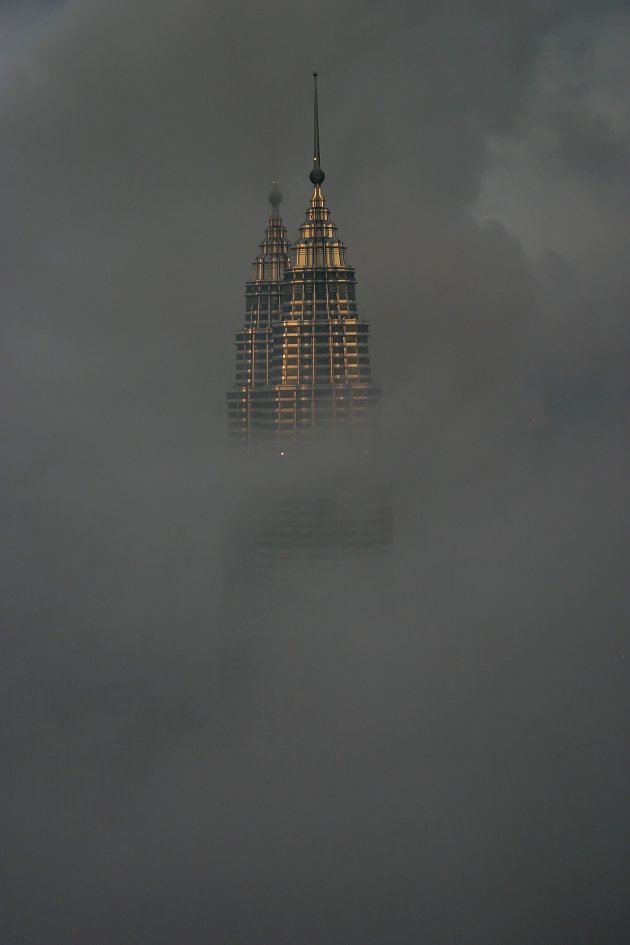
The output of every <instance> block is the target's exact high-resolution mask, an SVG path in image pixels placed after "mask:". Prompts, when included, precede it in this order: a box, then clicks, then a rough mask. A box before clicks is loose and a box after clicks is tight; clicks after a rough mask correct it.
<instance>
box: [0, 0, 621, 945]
mask: <svg viewBox="0 0 630 945" xmlns="http://www.w3.org/2000/svg"><path fill="white" fill-rule="evenodd" d="M607 12H609V13H610V15H611V16H612V15H613V14H614V16H615V17H621V18H622V20H623V17H624V15H626V14H627V9H626V5H625V4H620V3H609V4H603V5H602V4H598V6H597V9H596V10H595V8H594V5H593V4H590V3H585V2H584V3H578V2H569V0H567V2H562V3H560V2H558V3H546V4H542V3H540V4H539V3H532V4H518V3H507V4H506V3H501V4H499V3H498V2H497V3H495V2H481V0H480V2H478V3H455V2H452V3H450V2H449V3H447V4H444V3H442V4H432V3H425V4H419V5H418V4H406V3H402V2H397V3H394V4H392V5H389V6H383V5H382V4H373V3H361V4H358V3H344V4H339V3H336V4H333V3H329V2H323V3H320V4H319V5H318V6H317V7H316V8H314V7H313V6H312V5H306V4H288V3H286V4H285V3H275V4H272V5H271V6H269V5H267V6H251V5H246V4H240V3H236V4H227V3H220V4H215V5H212V6H209V5H208V4H206V3H201V2H195V0H186V2H180V3H177V4H174V3H170V2H166V0H160V2H157V3H153V4H151V5H150V9H149V8H148V7H147V5H146V4H142V3H138V2H129V0H127V2H126V3H122V2H110V3H104V2H100V0H91V2H89V3H71V2H69V3H66V4H64V5H63V6H60V7H59V9H58V10H57V11H55V12H54V14H53V15H49V16H48V18H47V19H45V20H43V21H42V22H41V23H40V28H39V29H37V30H34V31H33V32H32V35H31V37H30V39H28V38H25V35H24V34H21V37H20V47H19V55H17V52H16V57H15V58H16V60H17V61H16V65H15V66H14V67H13V69H12V71H11V73H10V76H9V77H8V78H7V79H6V80H5V81H4V83H3V87H2V91H1V93H0V123H1V125H2V142H3V145H2V151H1V153H0V167H1V178H0V179H1V180H2V182H3V183H2V187H3V200H2V206H3V210H2V214H1V216H0V245H1V246H2V251H1V256H0V271H1V273H2V278H1V280H0V292H1V295H2V306H3V315H4V317H3V338H4V350H5V353H6V355H7V358H6V366H5V370H4V372H3V373H4V383H5V397H4V406H3V437H4V448H3V454H4V457H5V462H4V469H3V479H4V490H3V491H4V495H5V500H4V510H5V518H4V521H5V540H4V564H3V580H4V585H5V587H4V592H3V598H4V603H5V607H4V609H5V615H6V616H5V621H4V624H5V629H4V638H5V652H6V658H5V660H4V666H3V671H2V672H3V693H4V694H3V699H4V703H5V711H4V712H3V726H2V731H3V746H4V750H5V752H6V758H7V762H8V763H7V766H6V768H5V771H6V777H5V783H6V790H5V795H4V803H3V818H4V826H3V837H4V842H3V848H4V857H5V864H4V866H3V883H2V886H3V890H4V892H3V893H2V900H3V902H2V905H3V909H2V913H3V918H2V920H1V922H2V925H1V926H0V927H1V928H2V935H1V936H0V937H1V938H2V941H3V942H6V945H18V943H28V945H38V943H39V942H44V941H45V942H47V943H56V942H59V943H64V945H68V943H74V942H77V943H78V942H81V943H85V945H91V943H94V945H98V943H100V942H103V943H104V942H111V941H116V942H117V943H120V945H125V943H129V945H138V943H141V942H145V941H146V942H152V943H161V942H167V941H169V942H170V941H178V942H181V943H182V945H194V943H197V942H199V943H201V942H213V943H223V942H225V943H237V942H243V943H248V945H251V943H255V942H263V941H264V942H268V941H273V942H279V943H280V942H285V941H286V942H288V941H296V940H299V941H301V942H305V943H310V942H312V943H313V945H315V943H317V945H321V943H322V942H326V941H335V942H337V941H361V942H374V943H377V942H379V943H380V942H384V941H388V942H401V943H402V942H413V941H426V942H430V943H435V945H439V943H441V942H444V943H446V942H452V941H461V942H465V943H471V945H475V943H477V942H479V943H481V942H487V941H495V940H496V941H499V940H500V941H503V942H506V943H510V945H519V943H525V942H527V943H528V945H532V943H534V942H536V943H541V945H547V943H549V945H551V943H556V942H561V941H570V942H571V943H576V945H579V943H582V942H583V943H585V945H586V943H590V942H592V941H595V940H596V941H598V942H600V943H602V945H604V943H606V945H608V943H610V945H621V943H622V942H624V941H625V940H626V939H627V925H626V917H625V902H624V898H625V897H624V893H625V889H626V886H627V884H626V882H625V878H626V871H627V867H626V866H625V863H624V860H625V856H624V844H625V840H627V820H626V814H625V799H624V784H625V783H626V782H627V774H628V772H627V762H626V760H625V758H624V752H623V745H624V737H625V729H626V723H627V715H626V709H627V707H626V705H625V701H624V700H625V691H626V676H627V668H626V663H627V660H628V659H630V657H628V655H627V650H626V644H627V626H628V621H627V617H628V596H627V589H626V583H627V581H626V575H625V570H626V568H625V562H626V561H627V553H628V521H627V511H626V507H627V501H626V498H625V493H626V490H627V464H628V450H627V443H626V440H627V436H626V427H627V416H628V413H627V411H628V399H627V395H628V391H627V381H626V380H625V378H626V365H627V355H628V332H627V327H626V323H627V300H628V288H629V287H628V283H627V275H626V268H627V267H626V255H627V250H626V247H627V235H628V234H627V222H626V221H625V220H624V216H623V214H621V213H619V211H618V208H617V206H616V205H615V201H614V199H611V197H612V196H614V193H616V192H621V190H622V188H623V186H624V181H625V171H624V168H623V161H622V159H621V158H622V155H623V154H624V153H625V151H624V148H625V143H624V141H623V138H622V135H621V133H620V132H619V129H618V128H617V126H616V125H615V124H614V123H612V119H610V117H607V116H606V115H605V114H604V113H603V112H602V108H603V107H604V105H605V103H606V102H607V101H608V100H609V99H610V101H611V108H612V97H611V96H612V93H610V92H608V91H607V87H606V86H605V85H604V86H601V87H599V88H598V97H597V102H596V103H595V104H594V103H593V101H592V99H591V98H589V96H588V95H581V96H580V95H575V94H573V93H572V94H571V95H569V94H568V92H567V90H566V88H560V89H556V91H555V92H554V93H553V95H552V103H551V105H552V106H553V107H551V106H550V99H549V89H548V87H547V86H545V85H544V81H543V71H544V70H542V66H541V63H542V64H543V65H544V62H545V61H546V62H547V63H548V59H547V60H545V56H547V57H548V56H549V53H548V50H549V48H550V45H549V44H551V45H552V46H553V49H554V50H555V52H554V56H555V57H556V60H555V61H556V62H557V61H558V58H559V57H561V53H562V55H566V57H567V59H568V61H571V56H572V53H571V49H572V48H574V46H575V30H576V29H578V27H579V29H580V30H582V33H580V35H583V23H584V21H585V19H586V20H587V21H588V22H591V20H589V17H592V23H593V42H596V40H597V36H598V35H599V33H598V30H603V29H604V26H603V23H604V19H605V16H604V14H606V13H607ZM602 16H603V17H604V19H602ZM576 24H577V26H576ZM606 28H608V27H606ZM585 42H587V44H588V40H585ZM606 48H608V47H606ZM562 51H564V52H562ZM313 68H318V69H319V71H320V75H321V106H322V147H323V166H324V168H325V170H326V174H327V180H326V193H327V196H328V198H329V204H330V206H331V208H332V212H333V217H334V219H335V220H336V222H337V223H338V224H339V228H340V233H341V236H342V238H344V240H345V241H346V242H347V243H348V246H349V253H350V258H351V260H352V262H353V264H354V265H355V266H356V267H357V276H358V280H359V304H360V309H361V311H362V313H363V314H365V315H366V316H367V317H368V318H369V319H370V322H371V325H372V340H371V344H372V358H373V362H374V365H375V371H376V374H377V377H378V379H379V381H380V382H382V384H383V387H384V390H385V403H384V406H383V443H384V451H385V453H386V457H387V462H388V465H389V468H390V475H391V478H392V482H393V485H394V490H395V497H396V504H397V509H398V512H397V543H396V547H395V549H394V551H393V552H392V554H391V556H390V557H389V558H388V559H387V560H386V561H384V562H383V564H382V567H381V568H376V569H372V570H362V569H361V568H358V567H357V568H349V569H347V570H340V571H339V572H336V573H332V572H331V571H330V570H327V569H326V568H324V567H323V566H322V568H321V570H319V571H316V572H315V573H314V574H313V580H312V582H311V584H310V585H309V586H303V587H301V588H299V590H298V595H299V601H300V606H301V608H302V612H303V613H304V614H308V617H304V618H302V619H300V620H299V621H296V620H295V618H294V615H293V613H287V614H281V615H279V616H278V615H276V617H275V618H274V619H273V620H272V619H271V618H270V617H269V616H268V615H262V617H261V624H262V627H263V628H264V630H265V632H266V633H267V634H268V636H269V639H270V641H271V643H270V656H269V663H268V665H267V666H265V668H264V674H263V678H264V679H265V680H267V682H265V683H261V686H262V688H263V691H262V693H261V694H260V697H261V699H262V700H263V703H264V702H265V700H267V703H269V704H272V705H277V706H279V710H278V713H277V715H276V716H275V718H276V722H275V723H274V724H273V725H272V724H271V723H269V721H268V720H266V718H265V717H261V718H258V717H256V715H255V713H253V715H254V717H253V718H252V717H250V718H249V719H248V718H247V713H246V711H245V710H244V712H243V715H244V718H243V719H242V724H241V727H240V728H239V729H238V730H237V731H236V732H235V733H234V738H233V740H232V741H231V742H230V743H229V744H220V743H218V742H217V738H216V732H215V730H214V722H213V718H214V714H213V698H214V697H213V685H214V682H213V681H214V679H215V667H216V647H217V623H218V611H219V599H220V593H221V576H220V558H221V547H220V546H221V540H220V530H221V522H222V519H223V517H224V506H225V504H226V496H228V495H231V494H233V490H234V488H235V482H234V477H233V476H232V482H231V484H229V483H226V479H229V478H230V475H231V473H232V472H233V471H232V470H230V469H227V470H226V467H225V461H224V451H223V445H224V444H223V440H224V402H223V391H224V388H225V387H226V386H227V385H228V384H229V383H231V377H232V371H233V333H234V330H235V328H236V327H237V325H238V324H239V322H240V320H241V318H242V290H243V283H244V281H245V279H246V277H247V274H248V264H249V262H250V260H251V259H252V258H253V256H254V253H255V250H256V245H257V242H258V240H259V239H260V237H261V235H262V231H263V227H264V224H265V217H266V213H267V205H266V194H267V191H268V186H269V179H270V178H271V177H272V176H275V175H279V176H280V178H281V185H282V190H283V192H284V194H285V201H284V203H283V205H282V210H283V215H284V218H285V221H286V222H287V224H288V225H289V230H290V233H291V234H294V233H295V231H296V227H297V224H298V222H299V221H300V220H301V218H302V213H303V208H304V206H305V205H306V201H307V199H308V186H307V184H308V182H307V171H308V169H309V163H310V162H309V157H310V151H309V149H310V114H309V95H310V73H311V71H312V69H313ZM585 81H586V86H587V88H588V87H590V86H589V83H592V82H594V81H595V79H594V78H593V76H592V75H591V74H590V73H586V80H585ZM554 95H555V98H553V96H554ZM554 109H555V112H554ZM604 111H605V109H604ZM551 114H561V115H562V116H564V117H563V121H562V122H558V123H557V124H556V125H555V127H554V134H555V137H554V138H553V141H554V146H553V148H552V149H551V150H549V149H547V151H545V147H544V145H543V146H541V135H542V138H543V139H544V129H545V128H547V129H548V128H549V120H550V118H549V116H550V115H551ZM611 129H612V130H611ZM545 140H547V139H545ZM497 141H501V142H502V143H503V146H504V149H505V150H504V152H503V153H504V154H508V155H509V156H510V157H509V160H508V164H509V163H510V161H511V162H512V164H511V165H510V167H508V169H507V172H506V173H507V178H506V179H507V181H508V184H507V185H506V186H507V189H508V190H509V196H510V201H507V200H505V201H503V202H502V206H503V208H504V212H495V213H494V214H493V216H494V217H496V218H497V219H495V220H490V221H485V220H484V219H483V215H484V214H483V212H480V207H483V206H484V205H485V203H484V201H485V200H486V197H485V196H483V198H482V199H481V200H479V197H480V195H484V194H486V192H487V191H486V188H488V187H489V188H490V189H492V188H493V187H495V188H497V189H496V190H495V191H494V192H495V194H498V193H499V190H498V188H499V185H498V184H497V180H498V178H497V176H496V174H497V167H496V164H495V160H496V157H495V150H494V149H495V148H496V143H497ZM551 152H553V153H551ZM510 174H511V175H512V176H510ZM577 178H579V180H578V182H577V183H576V179H577ZM613 178H614V186H613V184H611V180H612V179H613ZM617 188H618V191H617ZM543 195H544V196H543ZM499 203H501V201H500V200H498V198H497V204H499ZM532 205H534V206H540V207H541V211H540V214H539V215H538V214H533V216H532V215H531V214H530V216H528V210H529V209H530V208H531V206H532ZM506 208H507V209H506ZM543 210H544V212H543ZM552 218H553V221H555V222H554V225H553V226H552V225H551V221H552ZM577 218H579V219H580V220H581V221H582V229H581V232H580V239H579V241H578V240H576V238H575V233H574V232H572V231H573V230H574V229H575V227H574V226H573V225H572V223H571V221H572V220H574V219H577ZM532 220H533V222H532ZM523 221H528V222H527V226H525V224H524V223H523ZM563 221H567V222H563ZM532 234H533V236H532ZM534 243H535V250H532V249H531V247H532V246H533V245H534ZM261 478H262V479H263V480H266V474H263V475H262V477H261ZM238 484H239V482H238V480H236V487H238ZM265 674H266V675H265ZM265 687H266V688H265ZM261 715H264V714H262V713H261Z"/></svg>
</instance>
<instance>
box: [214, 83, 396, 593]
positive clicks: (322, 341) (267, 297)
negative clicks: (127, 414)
mask: <svg viewBox="0 0 630 945" xmlns="http://www.w3.org/2000/svg"><path fill="white" fill-rule="evenodd" d="M309 177H310V181H311V184H312V186H313V190H312V194H311V198H310V202H309V206H308V208H307V210H306V219H305V221H304V222H303V223H302V225H301V226H300V231H299V237H298V239H297V240H296V241H295V242H294V243H293V244H291V243H290V242H289V241H288V239H287V230H286V227H285V226H284V224H283V222H282V219H281V217H280V203H281V200H282V197H281V195H280V192H279V190H278V188H277V184H276V182H274V187H273V189H272V192H271V194H270V196H269V201H270V203H271V216H270V219H269V223H268V226H267V229H266V232H265V238H264V240H263V241H262V243H261V244H260V252H259V254H258V256H257V257H256V260H255V261H254V265H253V274H252V279H251V280H250V281H249V282H248V283H247V285H246V293H245V298H246V316H245V325H244V327H242V328H240V329H238V331H237V332H236V378H235V384H234V387H233V388H232V389H231V390H229V391H228V394H227V402H228V433H229V441H230V447H231V452H232V458H233V459H234V460H235V462H236V463H237V464H238V465H239V467H240V468H241V470H242V479H241V480H239V481H240V482H241V487H242V490H243V496H242V503H241V504H240V505H241V509H240V511H241V515H240V516H239V519H240V520H239V522H238V523H235V524H234V529H233V532H232V536H231V540H230V542H229V543H228V545H229V549H228V554H227V555H226V580H227V582H228V583H230V582H235V585H236V586H237V587H240V589H241V590H242V589H243V588H244V587H245V585H247V586H248V588H250V589H252V588H253V587H255V586H257V585H259V586H260V591H261V593H262V594H263V596H265V594H273V593H274V590H273V588H274V586H275V585H276V584H278V582H279V581H280V582H281V579H282V578H281V574H279V566H287V567H288V566H291V567H293V568H295V567H300V566H303V567H304V566H308V563H309V562H311V561H313V560H317V559H322V558H333V559H335V558H357V557H365V556H373V555H375V554H379V553H380V552H382V551H383V550H384V549H385V548H386V547H387V546H388V544H389V542H390V538H391V528H392V526H391V507H390V501H389V494H388V491H387V488H386V487H385V485H384V482H383V480H382V477H381V475H380V473H379V470H378V466H379V463H378V446H377V439H376V435H375V432H376V431H375V427H376V414H377V409H378V405H379V401H380V389H379V388H378V387H377V386H376V385H375V384H374V383H373V381H372V377H371V371H370V357H369V350H368V335H369V330H368V324H367V322H366V321H365V320H364V319H362V318H361V317H360V315H359V312H358V308H357V300H356V278H355V271H354V269H353V267H352V266H351V265H350V264H349V262H348V259H347V253H346V247H345V246H344V244H343V243H342V242H341V240H340V239H339V238H338V236H337V227H336V225H335V224H334V223H333V222H332V220H331V215H330V210H329V209H328V207H327V206H326V200H325V197H324V194H323V190H322V184H323V183H324V179H325V174H324V171H323V170H322V167H321V158H320V146H319V115H318V102H317V75H316V74H314V140H313V168H312V170H311V172H310V175H309Z"/></svg>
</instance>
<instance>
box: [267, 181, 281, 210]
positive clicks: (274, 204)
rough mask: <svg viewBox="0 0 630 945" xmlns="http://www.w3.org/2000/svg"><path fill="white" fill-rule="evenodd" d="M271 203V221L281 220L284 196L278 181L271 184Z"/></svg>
mask: <svg viewBox="0 0 630 945" xmlns="http://www.w3.org/2000/svg"><path fill="white" fill-rule="evenodd" d="M269 203H270V204H271V219H272V220H279V219H280V204H281V203H282V194H281V193H280V188H279V187H278V181H277V180H273V181H272V182H271V193H270V194H269Z"/></svg>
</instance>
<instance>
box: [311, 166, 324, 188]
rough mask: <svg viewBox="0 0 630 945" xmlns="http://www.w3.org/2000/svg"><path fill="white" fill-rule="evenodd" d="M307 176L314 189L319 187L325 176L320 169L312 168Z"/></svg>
mask: <svg viewBox="0 0 630 945" xmlns="http://www.w3.org/2000/svg"><path fill="white" fill-rule="evenodd" d="M308 176H309V180H310V182H311V184H314V185H315V186H316V187H321V185H322V184H323V183H324V180H325V179H326V175H325V174H324V172H323V170H322V169H321V167H314V168H313V170H312V171H311V173H310V174H309V175H308Z"/></svg>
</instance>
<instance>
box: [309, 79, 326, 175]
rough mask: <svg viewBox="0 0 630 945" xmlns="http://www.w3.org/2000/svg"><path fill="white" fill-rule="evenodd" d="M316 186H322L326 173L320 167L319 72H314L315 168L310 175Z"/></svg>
mask: <svg viewBox="0 0 630 945" xmlns="http://www.w3.org/2000/svg"><path fill="white" fill-rule="evenodd" d="M308 176H309V178H310V180H311V183H312V184H314V185H315V187H321V185H322V184H323V182H324V178H325V177H326V175H325V174H324V172H323V170H322V169H321V167H320V155H319V109H318V106H317V73H316V72H314V73H313V170H312V171H311V173H310V174H309V175H308Z"/></svg>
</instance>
